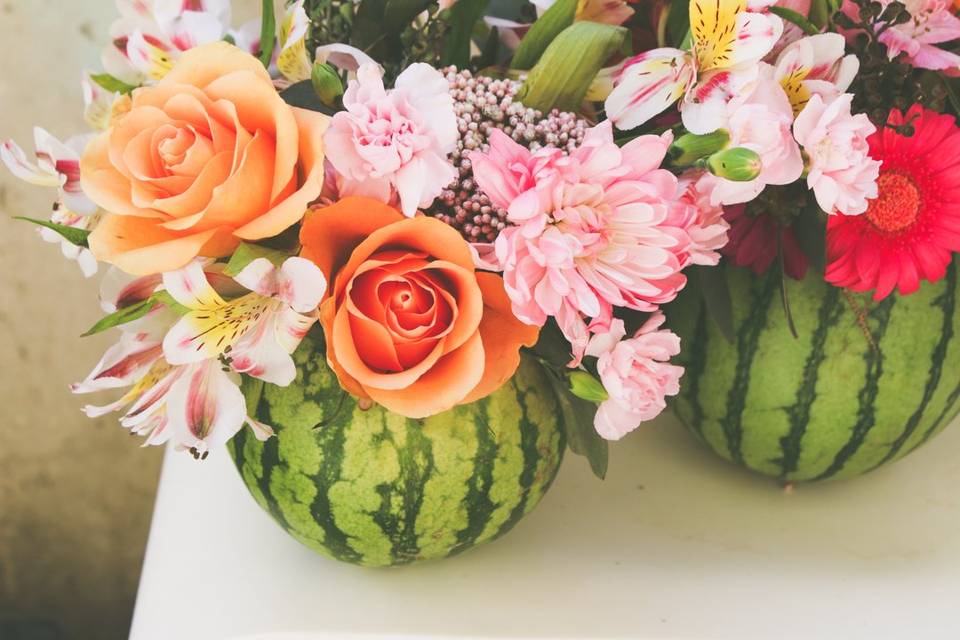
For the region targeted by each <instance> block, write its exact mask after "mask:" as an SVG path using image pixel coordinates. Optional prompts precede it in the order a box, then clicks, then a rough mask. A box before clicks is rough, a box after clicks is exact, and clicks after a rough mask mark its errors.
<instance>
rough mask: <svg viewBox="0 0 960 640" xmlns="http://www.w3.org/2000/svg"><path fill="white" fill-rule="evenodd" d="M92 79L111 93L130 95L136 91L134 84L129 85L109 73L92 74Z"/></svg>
mask: <svg viewBox="0 0 960 640" xmlns="http://www.w3.org/2000/svg"><path fill="white" fill-rule="evenodd" d="M90 79H91V80H93V81H94V82H96V83H97V84H98V85H100V86H101V87H103V88H104V89H106V90H107V91H110V92H111V93H123V94H129V93H131V92H132V91H133V90H134V89H136V87H135V86H133V85H132V84H127V83H126V82H124V81H123V80H120V79H119V78H114V77H113V76H112V75H110V74H109V73H94V74H90Z"/></svg>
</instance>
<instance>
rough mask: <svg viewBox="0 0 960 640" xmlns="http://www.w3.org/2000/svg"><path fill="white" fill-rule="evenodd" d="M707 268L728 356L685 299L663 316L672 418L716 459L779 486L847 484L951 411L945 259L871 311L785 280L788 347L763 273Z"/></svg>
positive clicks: (821, 286) (959, 350)
mask: <svg viewBox="0 0 960 640" xmlns="http://www.w3.org/2000/svg"><path fill="white" fill-rule="evenodd" d="M720 268H723V269H725V274H726V277H727V281H728V283H729V287H730V294H731V298H732V303H733V309H734V327H735V331H736V339H735V342H734V343H733V344H731V343H729V342H728V341H727V340H726V339H725V338H724V337H723V335H722V334H721V332H720V331H719V329H718V328H717V326H716V324H715V323H714V322H713V320H711V319H710V318H709V316H708V314H707V313H706V311H705V309H704V306H703V303H702V301H701V300H702V299H701V296H700V295H699V292H698V291H697V290H696V289H695V288H693V287H691V288H690V289H689V290H687V291H685V292H684V293H683V294H682V295H681V296H680V298H678V300H677V301H676V302H675V303H674V304H673V305H671V308H670V309H669V312H668V314H667V315H668V318H669V319H670V322H671V326H672V328H673V329H674V331H676V332H677V333H678V335H680V337H681V341H682V353H681V355H680V357H679V358H678V360H679V364H682V365H683V366H685V367H686V374H685V375H684V379H683V381H682V385H681V391H680V394H679V396H677V397H676V398H675V399H674V400H673V401H672V403H671V406H672V409H673V411H674V413H675V414H676V415H677V416H678V417H679V419H680V420H681V422H683V423H684V424H686V425H687V426H688V427H690V428H691V429H692V430H693V432H694V433H696V434H697V435H698V436H699V437H700V438H701V439H702V440H703V441H704V442H706V443H707V445H709V446H710V448H712V449H713V450H714V451H716V452H717V453H719V454H720V455H721V456H723V457H724V458H727V459H728V460H731V461H733V462H735V463H737V464H740V465H742V466H745V467H748V468H750V469H752V470H754V471H758V472H760V473H763V474H766V475H770V476H774V477H777V478H780V479H782V480H784V481H809V480H824V479H828V478H844V477H851V476H855V475H858V474H862V473H864V472H867V471H870V470H872V469H875V468H877V467H879V466H880V465H882V464H885V463H888V462H892V461H894V460H897V459H900V458H902V457H903V456H905V455H907V454H908V453H909V452H911V451H913V450H914V449H915V448H916V447H918V446H919V445H921V444H922V443H924V442H926V441H928V440H930V439H931V438H932V437H933V436H935V435H936V434H937V433H939V432H940V430H942V429H943V428H944V426H946V425H947V424H948V423H949V422H950V421H951V420H952V419H953V418H954V417H955V416H956V415H957V413H958V411H960V403H958V400H960V341H958V340H956V339H955V337H956V336H957V335H958V331H960V325H958V323H960V314H958V308H957V298H958V293H960V292H958V276H957V264H956V261H955V262H954V263H952V264H951V265H950V266H949V268H948V270H947V273H946V276H945V277H944V278H943V279H942V280H940V281H938V282H935V283H923V285H922V286H921V287H920V290H919V291H917V292H916V293H913V294H911V295H907V296H899V295H897V294H896V293H895V294H893V295H891V296H889V297H887V298H886V299H884V300H883V301H881V302H879V303H878V302H874V301H872V300H871V299H870V296H869V295H867V294H854V293H851V292H849V291H846V290H842V289H838V288H836V287H832V286H830V285H828V284H826V283H825V282H823V280H822V276H818V275H817V274H814V273H811V274H809V275H808V276H807V277H806V278H805V279H804V280H802V281H800V282H797V281H793V280H790V281H788V287H789V289H788V291H789V298H790V306H791V311H792V314H793V317H794V319H795V322H796V325H797V330H798V333H799V338H797V339H795V338H793V336H792V335H791V334H790V331H789V328H788V326H787V320H786V316H785V314H784V311H783V307H782V304H781V300H780V276H779V273H778V272H777V271H776V269H771V270H770V271H768V273H767V274H765V275H763V276H757V275H754V274H752V273H751V272H749V271H748V270H746V269H741V268H738V267H733V266H730V265H727V266H723V267H720ZM868 336H869V337H868ZM871 342H872V343H873V344H871Z"/></svg>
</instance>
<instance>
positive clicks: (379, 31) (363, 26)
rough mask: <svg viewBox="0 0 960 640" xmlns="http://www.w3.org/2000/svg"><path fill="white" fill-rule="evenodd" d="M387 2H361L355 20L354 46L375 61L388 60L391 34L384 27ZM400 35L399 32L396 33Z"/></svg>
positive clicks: (395, 33) (378, 0)
mask: <svg viewBox="0 0 960 640" xmlns="http://www.w3.org/2000/svg"><path fill="white" fill-rule="evenodd" d="M386 4H387V0H361V2H360V4H359V6H358V7H357V14H356V16H355V17H354V19H353V31H352V33H351V36H350V37H351V39H352V40H353V42H352V44H353V46H355V47H357V48H358V49H361V50H363V52H364V53H366V54H368V55H370V56H371V57H372V58H374V59H375V60H379V59H381V58H384V59H385V58H386V54H388V53H389V51H387V50H386V49H387V48H386V45H387V38H388V36H389V35H390V32H389V31H387V30H386V29H385V28H384V27H385V24H384V13H385V12H386ZM394 35H398V32H394Z"/></svg>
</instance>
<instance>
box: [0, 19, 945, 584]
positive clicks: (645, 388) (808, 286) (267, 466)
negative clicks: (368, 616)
mask: <svg viewBox="0 0 960 640" xmlns="http://www.w3.org/2000/svg"><path fill="white" fill-rule="evenodd" d="M117 4H118V8H119V10H120V14H121V17H120V18H119V19H118V20H117V22H116V23H115V24H114V25H113V27H112V29H111V42H110V43H109V44H108V45H107V46H106V48H105V50H104V54H103V68H104V72H102V73H87V74H85V75H84V77H83V88H84V98H85V101H86V112H85V113H86V116H87V120H88V122H89V124H90V126H91V129H92V133H88V134H83V135H79V136H75V137H71V138H68V139H67V140H66V141H65V142H60V141H59V140H58V139H57V138H55V137H54V136H53V135H51V134H49V133H47V132H46V131H44V130H42V129H39V128H38V129H37V134H36V139H35V160H31V159H30V158H29V157H28V154H27V153H26V152H25V151H23V150H22V149H21V148H20V147H19V146H17V145H16V144H15V143H14V142H12V141H7V142H5V143H3V146H2V148H0V158H2V160H3V162H4V164H6V165H7V167H8V168H9V169H10V170H11V171H13V172H14V174H16V175H17V176H19V177H21V178H24V179H26V180H29V181H31V182H34V183H36V184H39V185H42V186H48V187H51V188H53V189H55V190H56V192H57V193H56V200H55V205H54V213H53V216H52V217H51V218H50V219H49V220H38V219H33V222H35V223H37V224H38V225H40V227H41V228H40V231H41V234H42V235H43V237H44V238H45V239H47V240H51V241H56V242H59V243H60V244H61V246H62V248H63V252H64V254H65V255H67V256H68V257H71V258H74V259H76V260H77V261H78V263H79V265H80V267H81V270H82V271H83V273H84V275H86V276H87V277H93V276H95V275H96V274H98V273H102V276H101V277H102V285H101V295H100V303H101V306H102V307H103V309H104V312H105V314H106V315H105V316H104V318H103V319H102V320H101V321H100V322H98V323H97V324H96V325H95V326H94V327H92V328H91V329H90V330H89V331H88V334H92V333H99V332H101V331H105V330H114V331H115V332H116V333H117V336H118V341H117V343H116V344H115V345H114V346H112V347H111V348H110V349H108V351H107V352H106V353H105V354H104V356H103V358H102V360H101V361H100V362H99V363H98V364H97V365H96V367H95V368H94V369H93V371H92V372H91V373H90V375H89V376H88V377H87V378H86V379H85V380H83V381H81V382H79V383H77V384H76V385H74V386H73V391H74V392H76V393H89V392H94V391H102V390H112V389H116V390H119V391H118V393H119V394H120V395H119V396H118V397H117V398H116V399H115V400H114V401H113V402H110V403H109V404H106V405H104V406H94V405H88V406H86V407H85V408H84V411H85V412H86V413H87V414H88V415H91V416H95V415H102V414H106V413H111V412H119V413H120V415H121V417H120V423H121V425H122V426H123V427H125V428H127V429H129V430H130V431H131V432H133V433H134V434H138V435H140V436H142V437H143V439H144V443H145V444H148V445H159V444H164V443H168V442H169V443H172V445H173V447H174V448H175V449H178V450H181V451H185V452H188V453H189V454H190V455H192V456H193V457H195V458H197V459H198V460H203V459H205V458H206V457H207V456H208V455H225V454H226V453H228V452H229V454H230V455H232V456H233V458H234V459H235V461H236V464H237V467H238V469H239V470H240V473H241V476H242V477H243V480H244V481H245V483H246V485H247V486H248V488H249V489H250V491H251V492H252V493H253V495H254V497H255V498H256V499H257V501H258V502H259V503H260V504H261V505H262V506H263V507H264V508H265V509H266V510H267V511H268V512H269V513H270V514H271V515H272V516H273V517H274V518H276V519H277V521H278V522H279V523H280V524H281V525H282V526H284V527H285V528H286V529H287V530H288V531H289V532H290V533H291V534H292V535H294V536H295V537H296V538H298V539H299V540H301V541H302V542H304V543H305V544H307V545H309V546H311V547H313V548H315V549H317V550H318V551H321V552H323V553H327V554H329V555H332V556H334V557H337V558H340V559H343V560H347V561H351V562H357V563H361V564H371V565H388V564H399V563H407V562H412V561H415V560H420V559H427V558H435V557H443V556H447V555H450V554H453V553H458V552H460V551H462V550H465V549H468V548H470V547H472V546H474V545H476V544H478V543H480V542H483V541H486V540H489V539H493V538H495V537H497V536H499V535H501V534H502V533H504V532H506V531H507V530H509V529H510V528H511V527H512V526H513V525H514V524H515V523H516V522H517V521H518V520H519V519H520V518H521V517H522V516H523V515H524V514H526V513H527V512H529V510H530V509H532V508H533V507H534V506H535V505H536V504H537V502H538V501H539V499H540V497H541V496H542V495H543V493H544V492H545V491H546V490H547V488H549V486H550V484H551V482H552V480H553V478H554V476H555V475H556V472H557V468H558V466H559V464H560V460H561V458H562V456H563V453H564V450H565V449H566V448H567V447H569V448H570V449H571V450H572V451H573V452H575V453H578V454H582V455H585V456H586V457H587V458H588V460H589V463H590V465H591V467H592V468H593V470H594V471H595V472H596V473H597V475H599V476H603V475H604V474H605V472H606V467H607V441H610V440H618V439H620V438H622V437H624V436H625V435H627V434H628V433H629V432H631V431H633V430H634V429H636V428H637V427H638V426H640V425H641V424H642V423H644V422H647V421H649V420H651V419H653V418H654V417H656V416H657V415H658V414H660V413H661V412H662V411H663V410H664V409H665V408H666V406H667V400H668V398H670V397H676V409H677V412H678V415H679V416H680V417H681V418H682V419H683V420H684V421H685V422H687V423H689V424H690V425H691V426H692V427H693V428H694V429H695V430H696V431H697V432H698V433H700V434H701V435H702V436H703V437H704V439H705V440H706V441H707V442H708V443H709V444H711V446H714V447H715V448H716V449H718V450H719V451H720V452H721V453H722V454H724V455H726V456H728V457H731V458H732V459H734V460H736V461H738V462H741V463H744V464H746V465H747V466H751V467H753V468H756V469H759V470H761V471H765V472H768V473H772V474H774V475H779V476H781V477H784V478H787V479H792V478H802V479H806V478H812V477H829V476H831V475H835V474H836V473H838V472H841V471H847V470H849V469H853V470H862V469H863V468H868V467H870V466H875V465H876V464H879V463H881V462H884V461H886V460H888V459H892V458H894V457H897V456H898V455H901V454H902V453H904V452H906V451H908V450H909V449H910V448H912V447H913V446H914V445H915V444H917V443H918V442H919V441H920V439H925V438H927V437H929V436H930V435H932V434H933V433H934V432H935V431H936V430H937V429H938V428H939V427H940V426H942V423H943V422H944V421H945V420H946V419H947V418H948V417H950V416H952V415H953V414H954V413H955V412H956V407H954V405H955V403H956V400H957V396H958V395H960V392H958V391H957V390H958V389H960V386H956V388H955V389H954V390H953V391H952V392H951V391H950V388H951V387H953V386H954V385H955V384H956V383H958V382H960V381H958V380H955V378H956V377H957V374H956V373H955V372H956V371H958V369H957V367H956V366H954V365H956V364H958V363H957V360H958V359H960V354H958V353H957V346H956V345H955V344H954V343H953V341H952V337H953V335H954V322H955V319H956V314H955V312H954V308H955V303H954V296H955V288H956V274H955V267H954V266H953V252H954V251H955V250H956V249H957V248H958V243H960V235H957V234H960V223H958V222H957V221H956V220H955V217H956V214H955V212H956V210H957V204H956V203H957V202H958V201H957V198H958V196H960V191H958V184H960V183H958V180H960V173H958V172H957V170H956V167H957V166H958V161H960V158H958V155H957V151H956V148H957V145H956V144H954V141H955V140H958V139H960V134H958V128H957V126H956V123H955V121H954V116H955V115H956V112H957V107H958V106H960V103H958V102H957V100H956V97H955V88H954V84H953V82H954V81H953V79H952V78H953V76H954V75H956V72H957V71H960V66H958V62H960V57H958V56H957V55H956V54H955V53H953V52H952V51H951V49H950V47H949V46H948V45H945V44H944V43H949V42H950V41H952V40H954V39H956V38H957V36H958V35H960V20H958V19H957V18H956V17H955V16H954V13H953V7H952V5H949V4H947V3H946V2H927V3H911V4H906V5H905V4H903V3H900V2H869V1H868V0H853V1H850V0H848V1H847V2H846V3H845V4H844V5H843V6H839V5H837V4H834V3H833V0H810V1H807V2H804V0H799V1H794V0H788V1H784V2H776V3H774V2H769V1H764V0H760V1H757V2H751V3H744V2H740V1H735V0H708V1H706V2H689V3H688V2H685V1H681V0H674V1H673V2H669V1H664V0H659V1H655V2H654V1H651V2H638V3H627V2H623V1H613V2H594V1H593V0H556V1H555V2H545V3H533V4H531V3H527V2H520V1H519V0H518V1H517V2H511V3H502V2H488V1H487V0H456V1H455V2H451V1H449V0H446V1H444V0H441V2H439V3H437V2H434V1H431V0H427V1H424V0H360V1H359V2H356V1H354V0H313V1H309V0H298V1H296V2H290V3H287V2H280V1H277V2H274V1H272V0H265V1H264V2H263V11H262V15H261V18H260V19H259V20H258V21H255V22H253V23H250V24H246V25H242V26H240V27H239V28H234V25H232V24H231V20H230V13H231V11H230V9H231V7H230V3H229V2H228V1H227V0H192V1H190V2H163V1H161V0H153V1H148V2H143V1H138V2H130V1H128V0H118V2H117ZM721 262H722V264H721ZM101 265H102V268H101ZM718 265H720V266H719V267H718ZM791 279H794V280H798V281H799V282H791ZM922 280H923V281H927V284H926V285H924V287H921V281H922ZM918 290H919V291H918ZM863 292H872V299H873V300H876V301H879V302H878V303H877V304H874V303H873V302H872V301H871V300H870V299H869V297H868V296H865V295H863ZM915 292H917V293H915ZM678 296H679V299H678ZM901 298H902V300H901ZM914 299H916V300H917V302H916V303H915V304H914V303H912V302H911V300H914ZM774 301H779V302H778V303H776V304H775V302H774ZM894 301H897V302H896V305H894ZM931 309H934V310H938V311H937V313H939V316H937V315H936V313H934V311H932V310H931ZM664 311H666V315H665V313H664ZM931 314H933V316H931ZM931 317H932V318H933V319H930V318H931ZM667 321H669V322H668V324H665V322H667ZM918 323H919V324H918ZM917 324H918V326H922V327H923V332H922V335H911V331H910V328H909V327H908V325H910V326H912V325H917ZM668 327H669V328H668ZM790 334H793V335H790ZM888 336H891V337H888ZM681 338H682V339H683V342H681ZM681 347H682V348H681ZM914 347H915V348H914ZM851 359H852V360H851ZM671 360H675V361H674V362H672V361H671ZM851 362H852V364H851ZM918 364H924V365H926V364H931V366H932V368H931V373H930V375H929V377H928V378H927V379H926V380H925V381H923V382H924V383H925V384H924V385H923V386H922V387H918V388H922V392H921V393H919V395H918V397H919V399H918V401H916V402H913V401H911V402H909V403H906V405H907V409H905V410H904V409H897V408H895V407H894V406H893V405H894V404H898V402H899V404H898V406H900V407H903V405H904V404H905V403H904V402H902V401H900V400H901V398H898V399H897V401H894V400H889V399H887V396H885V395H884V393H886V394H888V395H889V394H893V393H896V392H895V391H893V390H892V389H893V386H892V385H897V386H899V387H900V388H901V391H904V390H905V389H906V387H904V386H903V385H907V381H906V378H909V377H911V371H910V370H911V369H912V368H914V367H916V366H917V365H918ZM684 366H686V368H687V369H688V370H689V371H688V373H687V379H686V380H684V381H682V380H681V378H682V376H683V375H684ZM857 367H860V368H862V369H863V371H862V372H860V373H862V375H861V376H860V378H857V377H856V376H857V375H860V374H859V373H857V372H858V371H859V369H858V368H857ZM834 374H836V375H840V376H846V377H848V378H849V381H848V382H847V383H846V384H838V380H832V379H831V380H829V381H828V382H824V380H827V379H829V378H830V377H831V375H834ZM908 386H909V385H908ZM914 386H916V385H914ZM888 387H889V388H890V389H891V391H886V392H885V391H884V390H885V389H887V388H888ZM909 388H910V390H911V392H912V390H913V387H909ZM830 394H834V396H835V397H834V396H831V398H825V396H827V395H830ZM887 405H890V406H887ZM831 409H834V410H836V413H835V416H834V417H838V418H839V419H840V420H841V421H842V420H846V419H849V420H852V421H853V423H854V424H853V425H852V426H851V427H848V426H846V425H845V424H839V425H833V426H834V430H833V432H830V430H829V429H826V430H824V428H823V424H824V423H825V422H829V421H830V418H829V417H827V412H829V411H830V410H831ZM779 410H782V411H780V413H782V415H776V416H775V417H772V418H771V417H770V416H772V415H773V414H775V413H776V412H777V411H779ZM884 412H886V413H884ZM934 414H935V415H934ZM762 415H766V416H767V417H765V418H764V417H758V416H762ZM931 415H933V417H930V416H931ZM901 418H902V419H901ZM764 420H768V421H769V424H766V425H765V424H762V423H763V421H764ZM880 423H883V424H880ZM888 423H889V424H893V425H894V426H893V428H894V429H896V430H897V431H896V433H895V434H894V435H893V436H891V433H892V432H891V431H890V430H889V429H888ZM904 424H906V426H904ZM878 425H879V426H878ZM245 427H247V428H245ZM874 433H876V434H879V437H880V438H881V440H880V441H878V442H882V443H883V444H882V445H881V444H877V443H874V444H873V445H871V446H872V449H870V447H868V449H870V451H869V452H868V453H870V455H869V456H867V457H866V458H865V459H864V460H859V459H857V456H858V455H860V454H861V453H862V452H864V451H867V449H863V448H861V445H862V444H863V443H864V442H865V441H868V440H869V439H870V438H872V437H873V434H874ZM891 438H892V444H891ZM851 459H857V464H855V465H853V466H849V467H848V466H847V463H848V462H849V461H850V460H851ZM824 461H825V462H824ZM811 469H814V470H816V473H812V472H811Z"/></svg>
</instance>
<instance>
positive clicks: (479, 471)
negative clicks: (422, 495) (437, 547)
mask: <svg viewBox="0 0 960 640" xmlns="http://www.w3.org/2000/svg"><path fill="white" fill-rule="evenodd" d="M489 407H490V400H489V399H485V400H482V401H480V402H479V403H477V419H476V422H475V429H476V434H477V453H476V456H475V457H474V472H473V475H472V476H471V477H470V483H469V486H468V489H467V497H466V500H465V501H466V503H467V504H469V505H470V509H469V510H468V511H467V528H466V529H463V530H462V531H459V532H457V549H464V550H465V549H469V548H470V547H472V546H473V545H474V543H475V542H476V541H477V538H479V537H480V534H481V533H483V530H484V528H486V526H487V522H488V521H489V520H490V515H491V514H492V513H493V512H494V510H495V509H496V508H497V505H496V504H494V502H493V501H492V500H491V499H490V488H491V487H492V486H493V464H494V461H495V460H496V457H497V443H496V441H495V439H494V433H493V430H492V429H491V428H490V416H489V413H488V409H489ZM453 553H456V550H455V551H454V552H453Z"/></svg>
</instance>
